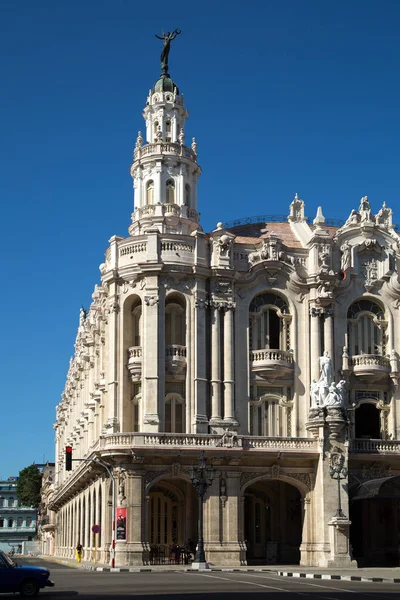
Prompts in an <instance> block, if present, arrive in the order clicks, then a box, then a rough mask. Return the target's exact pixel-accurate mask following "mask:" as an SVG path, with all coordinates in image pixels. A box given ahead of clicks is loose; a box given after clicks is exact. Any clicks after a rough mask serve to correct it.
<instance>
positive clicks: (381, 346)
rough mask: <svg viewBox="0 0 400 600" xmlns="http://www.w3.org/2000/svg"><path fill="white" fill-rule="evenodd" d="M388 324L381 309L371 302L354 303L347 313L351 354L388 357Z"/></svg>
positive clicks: (359, 301) (360, 301)
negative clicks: (386, 328)
mask: <svg viewBox="0 0 400 600" xmlns="http://www.w3.org/2000/svg"><path fill="white" fill-rule="evenodd" d="M385 326H386V322H385V321H384V314H383V311H382V309H381V307H380V306H379V305H378V304H376V302H373V301H371V300H364V299H363V300H358V301H357V302H353V304H352V305H351V306H350V308H349V310H348V312H347V329H348V336H349V354H350V355H352V356H357V355H361V354H375V355H379V356H385V355H386V335H385Z"/></svg>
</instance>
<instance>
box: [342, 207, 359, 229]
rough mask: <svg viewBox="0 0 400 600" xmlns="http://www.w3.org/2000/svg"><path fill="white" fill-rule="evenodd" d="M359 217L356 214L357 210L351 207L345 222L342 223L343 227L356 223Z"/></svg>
mask: <svg viewBox="0 0 400 600" xmlns="http://www.w3.org/2000/svg"><path fill="white" fill-rule="evenodd" d="M360 220H361V217H360V215H359V214H358V212H357V211H356V210H355V208H353V210H352V211H351V213H350V216H349V218H348V219H347V221H346V223H345V224H344V227H348V226H351V225H358V223H359V222H360Z"/></svg>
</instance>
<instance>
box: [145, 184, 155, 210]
mask: <svg viewBox="0 0 400 600" xmlns="http://www.w3.org/2000/svg"><path fill="white" fill-rule="evenodd" d="M146 204H154V181H152V180H150V181H148V182H147V185H146Z"/></svg>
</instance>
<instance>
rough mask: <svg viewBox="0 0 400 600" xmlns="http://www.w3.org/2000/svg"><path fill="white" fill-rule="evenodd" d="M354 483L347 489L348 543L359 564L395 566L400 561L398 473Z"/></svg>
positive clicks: (399, 480)
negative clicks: (349, 522)
mask: <svg viewBox="0 0 400 600" xmlns="http://www.w3.org/2000/svg"><path fill="white" fill-rule="evenodd" d="M382 474H383V472H380V473H379V471H378V477H377V478H376V479H369V480H365V481H363V482H357V484H355V485H352V486H351V488H350V490H349V497H350V520H351V526H350V543H351V546H352V551H353V558H354V559H355V560H356V561H357V564H358V566H359V567H394V566H398V565H399V562H400V554H399V540H400V534H399V527H400V476H393V475H389V476H386V477H382V476H381V475H382ZM379 475H380V476H379Z"/></svg>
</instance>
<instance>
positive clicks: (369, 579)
mask: <svg viewBox="0 0 400 600" xmlns="http://www.w3.org/2000/svg"><path fill="white" fill-rule="evenodd" d="M82 568H83V569H86V570H87V571H97V572H102V573H198V572H199V571H197V570H193V569H190V568H187V569H153V568H152V567H114V568H112V567H92V566H90V565H84V566H83V567H82ZM202 572H203V573H204V572H219V573H221V572H223V573H275V574H277V575H279V576H280V577H293V578H301V579H323V580H334V581H363V582H372V583H377V582H380V583H400V578H385V577H361V576H359V575H330V574H327V573H300V572H298V573H296V572H288V571H275V570H272V569H233V568H232V569H229V568H214V567H211V568H210V569H204V571H202Z"/></svg>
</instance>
